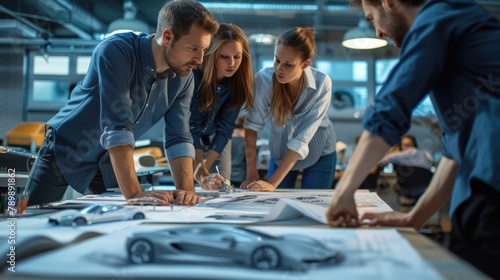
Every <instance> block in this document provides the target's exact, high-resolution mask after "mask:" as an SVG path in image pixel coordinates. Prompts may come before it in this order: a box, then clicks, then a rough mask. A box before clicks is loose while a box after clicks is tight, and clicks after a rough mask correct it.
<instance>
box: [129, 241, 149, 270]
mask: <svg viewBox="0 0 500 280" xmlns="http://www.w3.org/2000/svg"><path fill="white" fill-rule="evenodd" d="M128 255H129V258H130V260H131V261H132V262H133V263H137V264H142V263H151V262H153V245H152V244H151V242H149V241H147V240H144V239H138V240H135V241H134V242H132V244H130V246H129V248H128Z"/></svg>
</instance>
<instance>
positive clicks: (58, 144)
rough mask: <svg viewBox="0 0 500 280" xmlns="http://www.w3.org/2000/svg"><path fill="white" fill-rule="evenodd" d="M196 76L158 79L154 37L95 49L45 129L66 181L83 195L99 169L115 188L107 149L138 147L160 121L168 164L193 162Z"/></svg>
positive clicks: (117, 40) (115, 39)
mask: <svg viewBox="0 0 500 280" xmlns="http://www.w3.org/2000/svg"><path fill="white" fill-rule="evenodd" d="M193 90H194V86H193V76H192V74H190V75H188V76H186V77H180V76H178V75H175V73H173V71H171V70H170V69H169V70H167V71H166V72H164V73H162V74H158V75H157V74H156V66H155V62H154V59H153V53H152V50H151V36H150V35H147V34H139V35H135V34H133V33H123V34H118V35H115V36H112V37H110V38H108V39H106V40H104V41H102V42H101V43H99V45H97V46H96V48H95V49H94V52H93V53H92V59H91V61H90V65H89V69H88V72H87V75H86V76H85V78H84V79H83V80H82V81H81V82H79V83H78V85H77V86H76V88H75V89H74V90H73V92H72V93H71V97H70V99H69V100H68V102H67V103H66V105H65V106H64V107H63V108H62V109H61V110H60V111H59V112H58V113H57V114H56V115H55V116H54V117H53V118H52V119H50V120H49V121H48V122H47V124H48V125H50V126H51V127H52V128H53V129H54V133H55V155H56V162H57V166H58V167H59V170H60V171H61V173H62V175H63V177H64V179H66V181H67V182H68V183H69V184H70V185H71V187H73V188H74V189H75V190H77V191H79V192H81V193H83V192H84V191H85V190H86V189H87V187H88V186H89V183H90V182H91V180H92V179H93V178H94V176H95V175H96V174H97V172H98V170H99V169H100V170H101V172H102V175H103V180H104V183H105V186H106V187H117V186H118V185H117V183H116V178H115V176H114V172H113V169H112V166H111V162H110V159H109V153H108V151H107V150H108V149H110V148H112V147H116V146H120V145H130V146H132V147H133V146H134V143H135V139H137V138H138V137H139V136H141V135H142V134H143V133H145V132H146V131H148V130H149V129H150V128H151V127H152V126H153V125H154V124H156V123H157V122H158V121H159V120H161V119H162V118H163V119H164V121H165V133H164V135H165V149H166V155H167V158H168V159H169V160H172V159H175V158H177V157H183V156H188V157H192V158H194V154H195V153H194V147H193V144H192V143H193V139H192V137H191V132H190V131H189V118H190V111H189V105H190V102H191V97H192V95H193Z"/></svg>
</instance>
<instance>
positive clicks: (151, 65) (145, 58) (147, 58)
mask: <svg viewBox="0 0 500 280" xmlns="http://www.w3.org/2000/svg"><path fill="white" fill-rule="evenodd" d="M139 36H140V37H139V49H140V52H141V61H142V65H141V66H142V69H149V71H148V72H149V73H151V75H152V76H153V77H156V78H158V79H169V78H175V76H176V74H175V72H174V71H173V70H172V68H168V69H167V70H166V71H165V72H163V73H160V74H158V75H157V74H156V63H155V60H154V57H153V50H152V49H151V40H154V38H153V37H154V34H153V35H152V34H143V33H142V34H140V35H139Z"/></svg>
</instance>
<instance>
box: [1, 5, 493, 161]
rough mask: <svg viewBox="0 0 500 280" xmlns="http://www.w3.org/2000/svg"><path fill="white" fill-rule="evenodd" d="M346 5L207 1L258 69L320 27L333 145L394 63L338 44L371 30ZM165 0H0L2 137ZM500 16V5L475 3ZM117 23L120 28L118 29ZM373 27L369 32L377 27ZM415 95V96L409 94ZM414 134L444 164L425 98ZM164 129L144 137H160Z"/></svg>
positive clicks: (54, 106)
mask: <svg viewBox="0 0 500 280" xmlns="http://www.w3.org/2000/svg"><path fill="white" fill-rule="evenodd" d="M347 1H348V0H315V1H314V0H288V1H277V0H270V1H264V0H252V1H245V0H235V1H223V0H205V1H200V2H201V3H202V4H203V5H204V6H205V7H207V8H208V9H209V10H210V11H211V12H212V13H213V15H214V16H215V17H216V18H217V19H218V20H219V22H228V23H235V24H237V25H238V26H240V27H241V28H243V30H244V31H245V33H246V35H247V37H248V38H249V40H250V49H251V54H252V61H253V67H254V71H255V72H256V71H258V70H259V69H261V68H263V67H267V66H272V63H273V52H274V45H273V43H274V41H273V40H274V39H275V38H276V36H277V35H279V34H280V33H281V32H282V31H284V30H285V29H287V28H291V27H294V26H311V27H314V29H315V31H316V43H317V54H316V56H315V57H314V61H313V64H312V65H313V67H316V68H318V69H320V70H322V71H324V72H326V73H328V74H329V75H330V77H331V78H332V80H333V85H334V87H333V93H332V94H333V96H332V102H331V106H330V110H329V116H330V118H331V119H332V121H333V123H334V126H335V130H336V133H337V140H340V141H344V142H345V143H347V144H348V146H349V147H350V148H351V149H352V147H353V145H354V139H355V137H356V136H357V135H358V134H359V133H360V132H361V131H362V124H361V120H362V117H363V114H364V109H365V108H366V107H367V106H369V105H370V104H372V103H373V102H374V98H375V96H376V94H377V92H378V90H380V88H381V87H382V85H383V84H384V81H385V79H386V78H387V76H388V74H389V72H390V71H391V69H392V67H393V66H394V65H395V64H396V63H397V61H398V58H397V57H398V50H397V49H396V48H395V47H394V46H393V45H392V44H391V43H390V42H389V43H388V45H387V46H385V47H381V48H377V49H371V50H357V49H350V48H346V47H344V46H343V45H342V41H343V40H344V37H345V36H346V35H347V34H346V33H348V32H349V31H352V30H353V29H355V28H358V27H360V26H365V25H366V22H363V18H364V17H363V15H362V13H361V12H360V11H357V10H355V9H353V8H351V7H350V6H349V5H348V4H347ZM165 2H166V1H165V0H134V1H131V0H1V1H0V56H1V63H0V77H1V78H0V96H1V99H2V101H1V102H0V116H1V117H0V120H1V121H0V138H1V137H3V136H4V135H5V134H6V132H7V131H8V130H9V129H10V128H11V127H13V126H14V125H15V124H17V123H19V122H22V121H40V122H45V121H47V120H48V119H50V118H51V117H52V116H53V115H54V114H55V113H56V112H57V111H58V110H59V109H60V108H61V107H62V106H63V105H64V103H65V102H66V100H67V99H68V97H69V93H70V92H69V91H70V86H71V85H72V84H74V83H77V82H78V81H80V80H81V79H82V78H83V77H84V75H85V73H86V71H87V67H88V64H89V62H90V55H91V53H92V50H93V48H94V47H95V46H96V45H97V44H98V43H99V42H100V41H101V40H103V39H104V38H105V37H106V35H107V34H109V32H111V31H112V30H114V29H116V28H133V29H134V30H136V29H140V30H136V31H142V32H147V33H153V32H154V31H155V29H156V19H157V15H158V11H159V10H160V8H161V7H162V5H163V4H164V3H165ZM477 2H478V3H480V4H481V5H483V6H484V7H485V8H486V9H487V10H489V11H491V12H492V13H493V14H494V15H495V16H496V17H497V18H500V1H499V0H477ZM120 25H121V27H120ZM372 31H373V30H372ZM408 94H411V93H408ZM410 133H412V134H414V135H416V136H417V139H418V141H419V145H420V147H421V148H423V149H425V150H427V151H429V152H431V153H432V154H433V155H434V156H435V158H439V156H440V151H441V140H440V139H441V131H440V129H439V126H438V124H437V122H436V118H435V113H434V110H433V109H432V105H431V103H430V101H429V100H428V99H425V100H423V102H422V103H421V104H420V105H419V106H418V108H416V109H415V111H414V117H413V122H412V128H411V130H410ZM161 137H162V124H158V125H157V126H155V127H154V128H153V129H151V130H150V131H149V132H147V133H146V134H145V135H144V136H143V137H142V138H143V139H144V138H161Z"/></svg>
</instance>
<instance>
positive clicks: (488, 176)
mask: <svg viewBox="0 0 500 280" xmlns="http://www.w3.org/2000/svg"><path fill="white" fill-rule="evenodd" d="M499 47H500V23H499V22H498V20H497V19H496V18H495V17H493V16H492V15H491V14H490V13H488V12H487V11H486V10H485V9H484V8H483V7H481V6H479V5H478V4H476V3H475V2H474V1H472V0H440V1H427V3H426V4H425V5H424V6H423V7H422V9H421V10H420V12H419V14H418V15H417V17H416V19H415V22H414V24H413V26H412V27H411V29H410V31H409V32H408V34H407V35H406V37H405V38H404V40H403V43H402V45H401V53H400V61H399V63H398V64H397V65H396V67H395V68H394V70H393V71H392V72H391V74H390V75H389V77H388V79H387V81H386V83H385V85H384V86H383V87H382V89H381V90H380V93H379V94H378V95H377V97H376V100H375V104H374V106H373V107H371V108H369V109H368V110H367V111H366V115H365V118H364V125H365V128H366V129H367V130H368V131H369V132H371V133H372V134H374V135H378V136H380V137H382V138H383V139H384V140H385V141H386V142H387V143H388V144H390V145H393V144H395V143H397V142H399V141H400V139H401V136H402V135H403V134H404V133H405V132H406V131H407V130H408V129H409V127H410V120H411V112H412V110H413V108H415V107H416V106H417V105H418V103H419V102H420V101H421V100H422V99H423V98H424V97H425V95H426V94H427V93H429V92H430V93H429V95H430V98H431V100H432V102H433V105H434V108H435V109H436V113H437V117H438V120H439V123H440V125H441V128H442V130H443V134H444V139H443V140H444V149H443V155H444V156H446V157H448V158H452V159H453V160H455V161H456V162H457V163H458V164H459V165H460V167H459V170H458V174H457V179H456V181H455V185H454V188H453V194H452V200H451V206H450V214H453V211H454V210H455V209H456V208H457V207H458V205H460V204H461V203H462V202H463V201H465V200H466V199H467V198H468V197H469V196H470V194H471V190H470V181H471V180H472V179H477V180H481V181H483V182H484V183H486V184H488V185H490V186H491V187H493V188H495V189H496V190H497V191H500V172H499V170H498V166H499V163H500V145H498V141H499V139H500V51H499Z"/></svg>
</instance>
